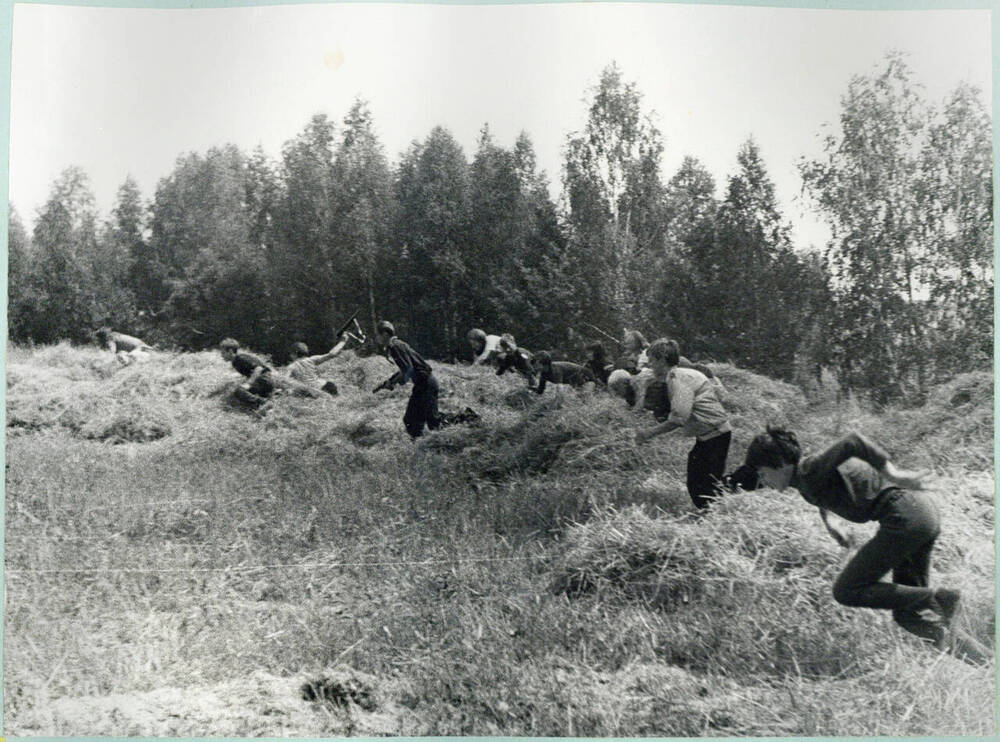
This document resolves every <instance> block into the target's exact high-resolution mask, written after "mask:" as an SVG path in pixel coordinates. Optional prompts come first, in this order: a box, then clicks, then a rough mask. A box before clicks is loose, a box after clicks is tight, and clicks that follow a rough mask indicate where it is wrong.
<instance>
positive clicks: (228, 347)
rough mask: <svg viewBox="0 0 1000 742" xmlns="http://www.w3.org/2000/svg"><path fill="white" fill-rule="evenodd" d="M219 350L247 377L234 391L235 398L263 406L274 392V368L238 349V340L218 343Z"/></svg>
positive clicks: (228, 339) (254, 405)
mask: <svg viewBox="0 0 1000 742" xmlns="http://www.w3.org/2000/svg"><path fill="white" fill-rule="evenodd" d="M219 351H220V352H221V353H222V357H223V358H225V359H226V360H227V361H229V362H230V363H231V364H232V365H233V368H234V369H236V371H238V372H239V373H240V374H242V375H243V376H245V377H246V379H247V380H246V381H245V382H243V384H241V385H240V386H239V387H238V388H237V389H236V391H235V392H234V395H235V396H236V398H237V399H239V400H240V401H241V402H243V403H245V404H249V405H250V406H252V407H255V408H260V407H263V406H264V405H265V404H266V402H267V401H268V399H269V398H270V397H271V395H272V394H274V390H275V384H274V376H273V374H274V369H273V368H271V366H270V365H269V364H268V363H267V362H266V361H264V360H263V359H262V358H260V357H258V356H256V355H254V354H253V353H248V352H247V351H245V350H240V344H239V342H237V341H236V340H234V339H233V338H226V339H225V340H223V341H222V342H221V343H219Z"/></svg>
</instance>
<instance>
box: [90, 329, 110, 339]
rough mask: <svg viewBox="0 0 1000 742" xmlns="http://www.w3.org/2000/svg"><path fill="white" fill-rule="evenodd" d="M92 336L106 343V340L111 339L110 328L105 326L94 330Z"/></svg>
mask: <svg viewBox="0 0 1000 742" xmlns="http://www.w3.org/2000/svg"><path fill="white" fill-rule="evenodd" d="M94 334H95V335H96V336H97V339H98V340H104V341H107V339H108V338H109V337H111V328H110V327H108V326H107V325H105V326H104V327H101V328H100V329H97V330H94Z"/></svg>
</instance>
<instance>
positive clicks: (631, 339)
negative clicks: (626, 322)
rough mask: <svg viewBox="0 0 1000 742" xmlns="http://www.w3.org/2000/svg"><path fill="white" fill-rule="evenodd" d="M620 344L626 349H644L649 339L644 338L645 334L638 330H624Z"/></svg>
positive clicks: (647, 345)
mask: <svg viewBox="0 0 1000 742" xmlns="http://www.w3.org/2000/svg"><path fill="white" fill-rule="evenodd" d="M622 345H623V346H624V347H625V349H626V350H631V351H636V350H644V349H646V348H648V347H649V341H648V340H646V336H645V335H643V334H642V333H641V332H639V331H638V330H625V337H624V338H623V340H622Z"/></svg>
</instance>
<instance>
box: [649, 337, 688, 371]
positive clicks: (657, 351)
mask: <svg viewBox="0 0 1000 742" xmlns="http://www.w3.org/2000/svg"><path fill="white" fill-rule="evenodd" d="M646 355H647V356H648V357H650V358H658V359H659V360H661V361H666V362H667V365H669V366H676V365H677V364H678V363H680V361H681V349H680V346H679V345H677V341H676V340H667V339H666V338H660V339H659V340H656V341H654V342H653V344H652V345H650V346H649V347H648V348H647V349H646Z"/></svg>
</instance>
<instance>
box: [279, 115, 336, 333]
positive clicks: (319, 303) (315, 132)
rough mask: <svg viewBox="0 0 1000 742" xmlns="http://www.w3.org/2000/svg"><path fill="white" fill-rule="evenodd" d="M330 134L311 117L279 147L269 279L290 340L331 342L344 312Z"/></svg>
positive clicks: (324, 122)
mask: <svg viewBox="0 0 1000 742" xmlns="http://www.w3.org/2000/svg"><path fill="white" fill-rule="evenodd" d="M334 134H335V127H334V124H333V122H332V121H330V120H329V119H328V118H327V117H326V116H325V115H322V114H320V115H316V116H313V117H312V119H311V120H310V121H309V123H308V124H307V125H306V127H305V128H304V129H303V131H302V132H300V133H299V134H298V135H297V136H296V137H295V138H294V139H292V140H291V141H289V142H287V143H285V145H284V147H283V148H282V163H281V184H282V189H281V199H280V202H279V205H278V207H277V209H276V216H275V220H274V225H273V227H274V229H273V235H274V239H275V245H274V249H272V250H270V251H269V266H270V267H269V275H270V281H271V285H272V295H273V303H274V307H275V313H276V322H277V324H278V325H279V327H280V329H281V334H282V335H283V336H284V337H286V338H288V339H289V340H291V339H292V338H294V339H296V340H304V341H305V342H312V343H313V344H315V343H318V342H320V341H327V342H329V341H330V340H332V338H331V332H332V330H331V328H332V327H333V325H334V324H335V323H336V322H337V319H338V318H339V317H340V316H341V315H343V313H344V312H345V311H348V310H347V306H348V304H347V303H346V302H344V301H342V300H340V298H339V297H338V290H337V287H338V285H339V281H340V280H341V277H342V274H343V271H344V265H343V261H342V259H341V255H340V253H339V252H338V249H337V248H338V246H337V245H336V244H335V241H334V224H335V220H334V204H335V194H334V172H333V158H334Z"/></svg>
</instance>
